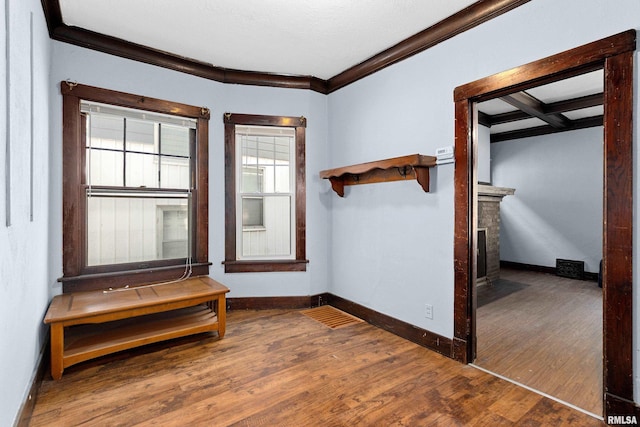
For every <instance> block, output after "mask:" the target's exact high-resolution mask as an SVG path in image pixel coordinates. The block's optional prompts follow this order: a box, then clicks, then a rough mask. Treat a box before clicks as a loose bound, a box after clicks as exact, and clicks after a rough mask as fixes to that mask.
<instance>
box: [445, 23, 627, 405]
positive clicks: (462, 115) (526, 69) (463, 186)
mask: <svg viewBox="0 0 640 427" xmlns="http://www.w3.org/2000/svg"><path fill="white" fill-rule="evenodd" d="M635 48H636V34H635V31H634V30H629V31H627V32H624V33H621V34H618V35H615V36H612V37H609V38H606V39H603V40H599V41H596V42H593V43H590V44H587V45H584V46H581V47H578V48H576V49H572V50H569V51H566V52H563V53H560V54H557V55H554V56H551V57H548V58H544V59H541V60H539V61H535V62H532V63H529V64H526V65H523V66H520V67H517V68H515V69H512V70H508V71H505V72H502V73H499V74H496V75H493V76H489V77H486V78H484V79H480V80H477V81H475V82H471V83H468V84H466V85H463V86H460V87H458V88H456V90H455V92H454V101H455V119H456V124H455V142H456V144H455V172H454V186H455V197H454V203H455V225H454V227H455V230H454V234H455V236H454V259H455V264H454V265H455V267H454V275H455V300H454V338H453V342H454V345H453V350H454V357H455V358H456V359H457V360H459V361H461V362H463V363H471V362H472V361H473V360H474V359H475V357H476V354H477V353H476V350H477V347H476V345H477V340H476V310H477V293H476V292H475V287H476V278H477V258H476V253H477V244H478V242H477V210H478V207H477V185H476V181H477V169H476V156H477V144H478V142H477V138H476V136H477V133H478V129H477V125H476V123H477V121H478V120H477V119H476V117H477V116H478V111H477V108H476V106H477V103H479V102H483V101H488V100H491V99H495V98H499V97H503V96H507V95H510V94H514V93H517V92H521V91H525V90H527V89H530V88H533V87H536V86H540V85H543V84H548V83H552V82H556V81H559V80H563V79H567V78H570V77H574V76H578V75H583V74H586V73H589V72H592V71H596V70H600V69H602V70H604V95H603V105H604V114H603V120H602V122H603V128H604V150H603V156H604V157H603V158H604V162H603V170H604V188H603V223H604V227H603V230H602V236H603V243H602V254H603V269H602V284H603V305H602V309H603V318H602V324H603V390H604V405H603V406H604V416H605V417H606V416H608V415H614V414H621V413H626V414H633V413H634V411H635V406H634V404H633V363H632V358H633V348H632V342H633V339H632V338H633V337H632V326H633V325H632V321H633V316H632V313H633V302H632V263H633V259H632V246H633V235H632V224H633V203H632V196H633V157H632V156H633V150H632V146H633V139H632V128H633V78H634V74H633V52H634V51H635Z"/></svg>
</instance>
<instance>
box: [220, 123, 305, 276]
mask: <svg viewBox="0 0 640 427" xmlns="http://www.w3.org/2000/svg"><path fill="white" fill-rule="evenodd" d="M224 120H225V153H226V154H225V155H226V197H227V200H226V247H225V271H226V272H243V271H303V270H305V269H306V263H307V261H306V259H305V189H304V185H305V182H304V181H305V176H304V166H305V165H304V146H305V125H306V122H305V120H304V118H297V117H296V118H294V117H280V116H255V115H246V114H226V115H225V119H224Z"/></svg>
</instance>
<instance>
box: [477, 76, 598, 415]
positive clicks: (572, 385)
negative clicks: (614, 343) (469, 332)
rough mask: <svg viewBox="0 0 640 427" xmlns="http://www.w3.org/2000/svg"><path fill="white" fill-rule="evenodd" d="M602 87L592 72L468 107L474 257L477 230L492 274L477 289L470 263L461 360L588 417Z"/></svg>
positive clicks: (594, 356) (593, 377) (594, 349)
mask: <svg viewBox="0 0 640 427" xmlns="http://www.w3.org/2000/svg"><path fill="white" fill-rule="evenodd" d="M603 80H604V76H603V73H602V70H598V71H593V72H590V73H586V74H583V75H580V76H576V77H572V78H569V79H565V80H561V81H558V82H554V83H551V84H547V85H543V86H538V87H535V88H531V89H527V90H525V91H520V92H517V93H514V94H510V95H507V96H504V97H500V98H498V99H493V100H490V101H485V102H482V103H479V104H478V105H477V106H476V108H475V109H474V110H477V111H478V116H482V119H481V120H479V123H478V133H477V136H476V138H477V147H478V148H477V150H478V155H477V156H475V159H476V165H477V167H476V170H477V171H478V173H477V180H479V181H481V183H480V184H479V185H478V187H477V188H478V215H477V216H478V225H477V227H478V236H479V239H478V243H477V244H478V254H481V253H482V248H483V246H485V247H487V243H486V242H485V243H484V244H483V241H482V239H481V238H480V237H481V233H480V231H481V229H482V228H483V227H489V228H490V229H491V230H492V231H493V233H491V235H492V236H493V237H492V238H490V239H489V244H488V248H489V250H488V252H487V258H488V259H487V260H485V263H487V262H488V263H489V264H490V265H493V266H495V267H494V268H493V269H492V271H491V272H490V274H489V276H488V278H486V279H485V280H484V281H483V280H482V279H481V277H482V275H481V274H480V272H481V270H483V266H482V262H481V258H480V257H478V266H477V269H478V280H477V283H476V287H475V289H474V291H475V292H476V295H477V310H476V325H477V327H476V342H477V354H476V357H475V360H474V361H473V363H474V365H475V366H478V367H480V368H483V369H484V370H487V371H489V372H492V373H494V374H497V375H500V376H501V377H505V378H508V379H510V380H512V381H515V382H517V383H519V384H522V385H524V386H527V387H529V388H531V389H534V390H537V391H538V392H542V393H544V394H545V395H548V396H551V397H553V398H555V399H557V400H560V401H562V402H564V403H568V404H570V405H572V406H575V407H577V408H580V409H581V410H583V411H586V412H588V413H590V414H592V415H595V416H597V417H601V416H602V413H603V410H602V291H601V288H600V287H598V281H597V277H598V270H599V263H600V259H601V258H602V226H603V223H602V196H603V194H602V187H603V173H602V158H603V140H602V130H603V128H602V118H603V105H602V100H603ZM516 98H517V99H518V100H526V101H527V106H528V107H529V109H528V111H529V113H530V114H529V113H526V112H525V111H523V109H525V110H526V109H527V107H524V106H522V105H521V104H520V103H519V102H513V101H514V99H516ZM512 103H513V104H515V105H513V104H512ZM520 107H522V108H523V109H521V108H520ZM535 115H537V116H535ZM474 126H475V123H474ZM483 151H488V153H483ZM572 260H580V261H572ZM585 272H586V273H585ZM568 277H572V278H571V279H570V278H568ZM584 279H587V280H584Z"/></svg>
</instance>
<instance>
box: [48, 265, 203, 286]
mask: <svg viewBox="0 0 640 427" xmlns="http://www.w3.org/2000/svg"><path fill="white" fill-rule="evenodd" d="M209 265H211V263H193V264H192V265H191V269H192V272H191V276H207V275H209ZM184 272H185V266H184V264H181V265H171V266H163V267H153V268H143V269H137V270H124V271H113V272H108V273H94V274H81V275H79V276H65V277H61V278H59V279H58V281H59V282H62V292H63V293H68V292H78V291H95V290H99V289H108V288H121V287H124V286H127V285H131V286H133V285H139V284H141V283H149V282H163V281H167V280H176V279H179V278H180V277H181V276H182V275H183V274H184Z"/></svg>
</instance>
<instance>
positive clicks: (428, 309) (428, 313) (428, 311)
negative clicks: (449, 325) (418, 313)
mask: <svg viewBox="0 0 640 427" xmlns="http://www.w3.org/2000/svg"><path fill="white" fill-rule="evenodd" d="M424 317H426V318H427V319H433V306H432V305H431V304H425V305H424Z"/></svg>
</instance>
